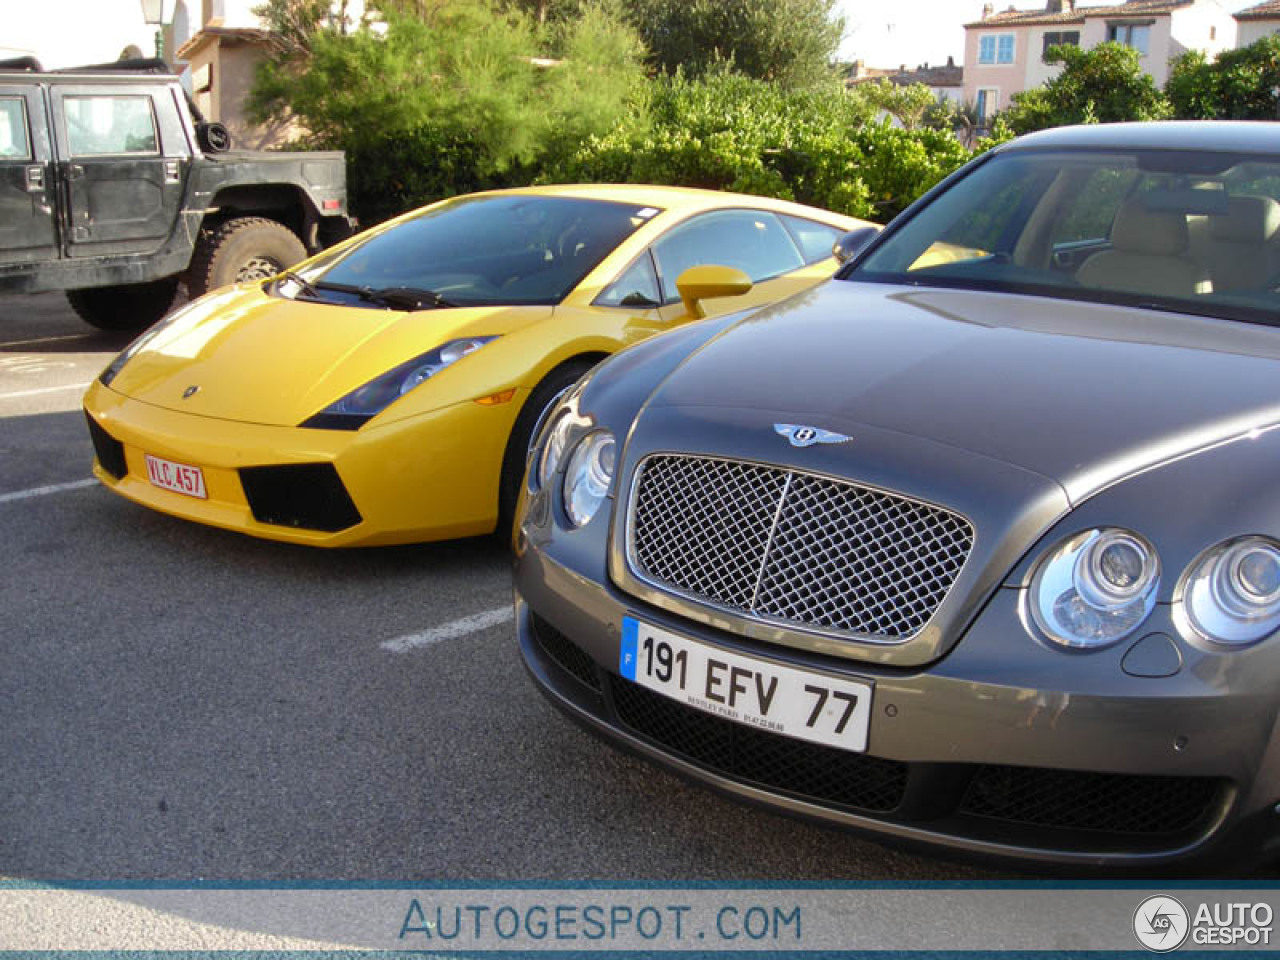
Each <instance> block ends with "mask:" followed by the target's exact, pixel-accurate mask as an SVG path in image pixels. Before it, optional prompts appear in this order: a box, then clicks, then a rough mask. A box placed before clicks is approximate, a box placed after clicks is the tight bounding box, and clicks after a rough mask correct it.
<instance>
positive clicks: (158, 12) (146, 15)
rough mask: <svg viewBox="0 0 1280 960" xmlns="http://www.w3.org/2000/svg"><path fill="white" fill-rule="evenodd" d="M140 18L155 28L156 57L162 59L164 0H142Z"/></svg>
mask: <svg viewBox="0 0 1280 960" xmlns="http://www.w3.org/2000/svg"><path fill="white" fill-rule="evenodd" d="M142 19H143V22H145V23H146V24H147V25H148V26H151V27H155V28H156V59H157V60H163V59H164V0H142Z"/></svg>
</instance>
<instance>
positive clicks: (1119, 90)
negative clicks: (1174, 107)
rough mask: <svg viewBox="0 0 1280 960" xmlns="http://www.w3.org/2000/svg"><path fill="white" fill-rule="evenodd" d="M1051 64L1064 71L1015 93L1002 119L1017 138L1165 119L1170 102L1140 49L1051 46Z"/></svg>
mask: <svg viewBox="0 0 1280 960" xmlns="http://www.w3.org/2000/svg"><path fill="white" fill-rule="evenodd" d="M1044 59H1045V62H1046V63H1051V64H1058V63H1060V64H1062V71H1061V72H1060V73H1059V74H1058V75H1057V76H1056V77H1053V78H1052V79H1050V80H1047V81H1045V83H1044V85H1043V86H1041V87H1038V88H1036V89H1033V90H1025V91H1023V92H1022V93H1016V94H1014V95H1013V103H1012V105H1011V106H1010V107H1009V109H1008V110H1006V111H1004V112H1003V114H1002V116H1003V117H1004V119H1005V122H1006V123H1007V124H1008V125H1009V127H1010V128H1011V129H1012V130H1013V131H1014V132H1015V133H1017V134H1023V133H1029V132H1031V131H1032V130H1041V129H1044V128H1045V127H1059V126H1066V125H1068V124H1073V123H1116V122H1119V121H1123V120H1163V119H1166V118H1167V117H1168V116H1169V115H1170V113H1171V109H1170V106H1169V102H1168V100H1166V99H1165V97H1164V94H1162V93H1161V92H1160V89H1159V88H1158V87H1157V86H1156V84H1155V81H1154V80H1152V79H1151V76H1150V75H1149V74H1147V73H1145V72H1144V71H1143V69H1142V66H1141V64H1140V63H1139V57H1138V51H1137V50H1134V49H1133V48H1132V47H1126V46H1123V45H1121V44H1118V43H1102V44H1099V45H1098V46H1096V47H1094V48H1093V49H1091V50H1081V49H1080V48H1079V47H1075V46H1069V45H1063V46H1057V47H1050V48H1049V50H1048V52H1047V53H1046V54H1045V57H1044Z"/></svg>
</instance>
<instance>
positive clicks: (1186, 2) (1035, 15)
mask: <svg viewBox="0 0 1280 960" xmlns="http://www.w3.org/2000/svg"><path fill="white" fill-rule="evenodd" d="M1194 2H1195V0H1129V2H1128V3H1118V4H1114V5H1112V6H1108V7H1078V8H1076V10H1075V11H1074V12H1072V11H1067V10H1064V11H1062V12H1061V13H1050V12H1049V11H1048V10H1045V9H1043V8H1042V9H1039V10H1006V11H1004V12H1003V13H995V14H992V15H991V16H989V17H987V18H986V19H985V20H976V21H974V22H973V23H966V24H965V25H964V26H965V29H966V30H969V29H972V28H976V27H1031V26H1041V25H1044V26H1049V25H1052V24H1059V23H1084V21H1085V18H1086V17H1121V16H1124V17H1132V16H1137V15H1141V14H1148V15H1150V14H1160V13H1172V12H1173V11H1174V10H1177V9H1179V8H1180V7H1189V6H1191V4H1193V3H1194ZM1262 6H1280V0H1268V2H1267V3H1264V4H1262ZM1251 9H1252V8H1251ZM1236 16H1237V17H1239V16H1240V15H1239V14H1236Z"/></svg>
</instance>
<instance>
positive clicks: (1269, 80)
mask: <svg viewBox="0 0 1280 960" xmlns="http://www.w3.org/2000/svg"><path fill="white" fill-rule="evenodd" d="M1165 93H1166V94H1167V96H1168V98H1169V101H1170V103H1171V104H1172V105H1173V112H1174V115H1175V116H1177V117H1178V118H1180V119H1185V120H1278V119H1280V37H1276V36H1270V37H1263V38H1262V39H1261V40H1258V41H1257V42H1256V43H1253V44H1250V45H1249V46H1247V47H1241V48H1240V49H1238V50H1224V51H1222V52H1221V53H1220V54H1218V57H1217V59H1216V60H1214V61H1212V62H1210V61H1209V60H1208V58H1207V57H1205V55H1204V54H1203V53H1200V52H1199V51H1197V50H1192V51H1189V52H1187V53H1185V54H1183V55H1182V56H1180V57H1178V58H1176V59H1175V60H1174V61H1173V63H1172V65H1171V69H1170V72H1169V82H1168V83H1167V84H1165Z"/></svg>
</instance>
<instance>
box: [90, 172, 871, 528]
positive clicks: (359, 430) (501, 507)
mask: <svg viewBox="0 0 1280 960" xmlns="http://www.w3.org/2000/svg"><path fill="white" fill-rule="evenodd" d="M863 226H866V224H865V223H863V222H862V221H858V220H854V219H852V218H849V217H844V216H840V215H837V214H833V213H829V212H827V211H823V210H817V209H814V208H811V207H805V206H800V205H797V204H792V203H784V202H781V201H775V200H766V199H762V198H759V197H749V196H740V195H734V194H728V193H717V192H711V191H700V190H686V189H677V188H666V187H651V186H558V187H542V188H532V189H526V190H511V191H499V192H494V193H485V194H476V195H472V196H465V197H457V198H454V199H451V200H446V201H443V202H441V203H438V204H435V205H433V206H429V207H425V208H423V209H421V210H416V211H413V212H411V213H408V214H405V215H404V216H402V217H399V218H397V219H395V220H392V221H389V222H388V223H385V224H382V225H380V226H378V227H375V228H373V229H371V230H369V231H366V232H365V233H362V234H360V235H358V236H356V237H353V238H352V239H351V240H348V241H346V242H345V243H343V244H341V245H339V246H337V247H334V248H332V249H330V250H327V251H325V252H323V253H321V254H319V255H318V256H316V257H313V258H312V259H311V260H308V261H306V262H304V263H302V264H300V265H299V266H297V267H295V268H294V269H293V270H291V271H288V272H286V273H283V274H281V275H280V276H278V277H274V278H272V279H271V280H268V281H266V282H256V283H250V284H241V285H238V286H234V287H227V288H224V289H222V290H217V291H214V292H213V293H211V294H209V295H207V296H205V297H203V298H201V299H199V300H196V301H194V302H193V303H190V304H188V305H187V306H185V307H183V308H181V309H180V310H178V311H177V312H175V313H174V314H172V315H171V316H169V317H168V318H166V319H165V320H163V321H161V322H160V323H159V324H157V325H156V326H155V327H152V328H151V329H150V330H148V331H147V332H146V333H145V334H143V336H142V337H140V338H139V339H138V340H137V341H135V342H134V343H133V344H132V345H131V346H129V347H128V348H127V349H126V350H125V351H124V352H123V353H121V354H120V355H119V356H118V357H117V358H116V359H115V360H114V361H113V362H112V363H111V365H110V366H109V367H108V368H107V369H106V370H105V371H103V373H102V375H101V377H100V378H99V379H98V380H97V381H96V382H95V383H94V384H93V386H92V387H91V388H90V389H89V392H88V393H87V394H86V396H85V411H86V413H87V414H88V418H89V429H90V433H91V435H92V439H93V444H94V451H95V454H96V457H95V464H94V473H95V475H96V476H97V477H98V478H99V479H100V480H101V481H102V482H103V483H105V484H106V485H107V486H108V487H110V488H111V489H113V490H115V491H116V492H118V493H120V494H122V495H123V496H126V497H128V498H130V499H132V500H135V501H137V502H138V503H141V504H144V505H145V506H148V507H152V508H154V509H156V510H161V511H164V512H165V513H170V514H174V515H176V516H179V517H185V518H187V519H189V520H195V521H198V522H201V523H207V524H213V525H215V526H220V527H226V528H229V529H232V530H239V531H241V532H243V533H248V534H252V535H254V536H258V537H267V538H271V539H274V540H287V541H292V542H294V543H304V544H314V545H317V546H354V545H375V544H391V543H408V542H416V541H422V540H437V539H446V538H452V537H463V536H470V535H474V534H482V533H487V532H490V531H492V530H494V529H495V527H497V526H499V525H500V524H501V525H502V526H503V529H509V527H510V517H511V513H512V511H513V509H514V505H515V502H516V500H517V497H518V493H519V487H520V479H521V477H522V475H523V472H524V468H525V461H526V458H527V454H528V448H529V444H530V440H531V438H532V437H533V436H534V434H535V429H536V427H537V425H538V422H539V420H540V419H541V417H542V416H543V414H544V413H545V412H546V411H547V410H548V409H549V408H550V407H551V406H552V404H553V403H554V401H555V399H556V398H557V397H558V396H559V395H560V394H561V393H563V392H564V391H565V390H567V389H568V388H569V387H570V386H571V385H572V384H573V383H574V382H575V381H576V380H577V379H578V377H579V376H581V375H582V373H583V372H584V371H586V370H587V369H588V368H590V367H591V366H592V365H593V364H595V363H596V362H597V361H599V360H601V359H602V358H604V357H605V356H607V355H609V354H611V353H614V352H615V351H617V350H620V349H622V348H623V347H625V346H627V345H629V344H632V343H635V342H637V341H639V340H641V339H643V338H645V337H648V336H650V335H652V334H655V333H658V332H660V331H663V330H668V329H671V328H672V327H673V326H676V325H678V324H680V323H683V322H686V321H688V320H690V319H692V316H691V312H692V313H694V314H697V313H702V312H704V311H705V312H708V313H711V314H715V313H717V312H725V311H729V310H740V309H744V308H747V307H751V306H755V305H758V304H761V303H765V302H769V301H773V300H778V299H781V298H783V297H785V296H788V295H790V294H792V293H796V292H798V291H800V290H803V289H804V288H806V287H808V286H811V285H813V284H815V283H817V282H819V281H821V280H823V279H825V278H826V277H828V276H829V275H830V274H831V273H832V271H833V270H834V268H835V261H834V260H833V259H832V258H831V250H832V244H833V243H834V241H836V240H837V239H838V238H839V237H840V236H841V235H842V234H844V233H845V232H846V231H849V230H852V229H855V228H859V227H863ZM706 264H717V265H720V266H723V267H728V268H733V270H731V271H729V272H728V273H726V272H724V271H721V272H719V273H716V272H715V271H712V274H713V276H712V277H711V278H710V280H711V281H715V282H709V281H708V278H707V275H706V271H702V277H703V280H702V282H701V283H697V282H693V281H692V280H689V279H686V281H685V282H683V283H682V284H681V288H682V289H677V285H676V281H677V278H679V277H681V276H682V275H685V274H686V271H688V270H689V269H690V268H691V267H696V266H700V265H706ZM735 271H740V272H735ZM698 273H699V271H694V272H693V274H688V275H687V278H689V277H692V278H696V277H697V275H698ZM743 274H745V276H743ZM726 276H728V277H729V282H728V283H727V284H726V281H725V277H726ZM748 281H750V282H748ZM743 291H745V292H743ZM682 292H683V295H684V296H683V299H682ZM730 292H732V293H737V294H738V295H737V296H731V297H724V298H722V299H715V300H709V301H708V302H707V303H706V305H705V307H704V306H703V305H702V303H701V299H702V298H706V297H710V296H713V295H721V294H724V293H730ZM690 308H692V311H691V309H690Z"/></svg>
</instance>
